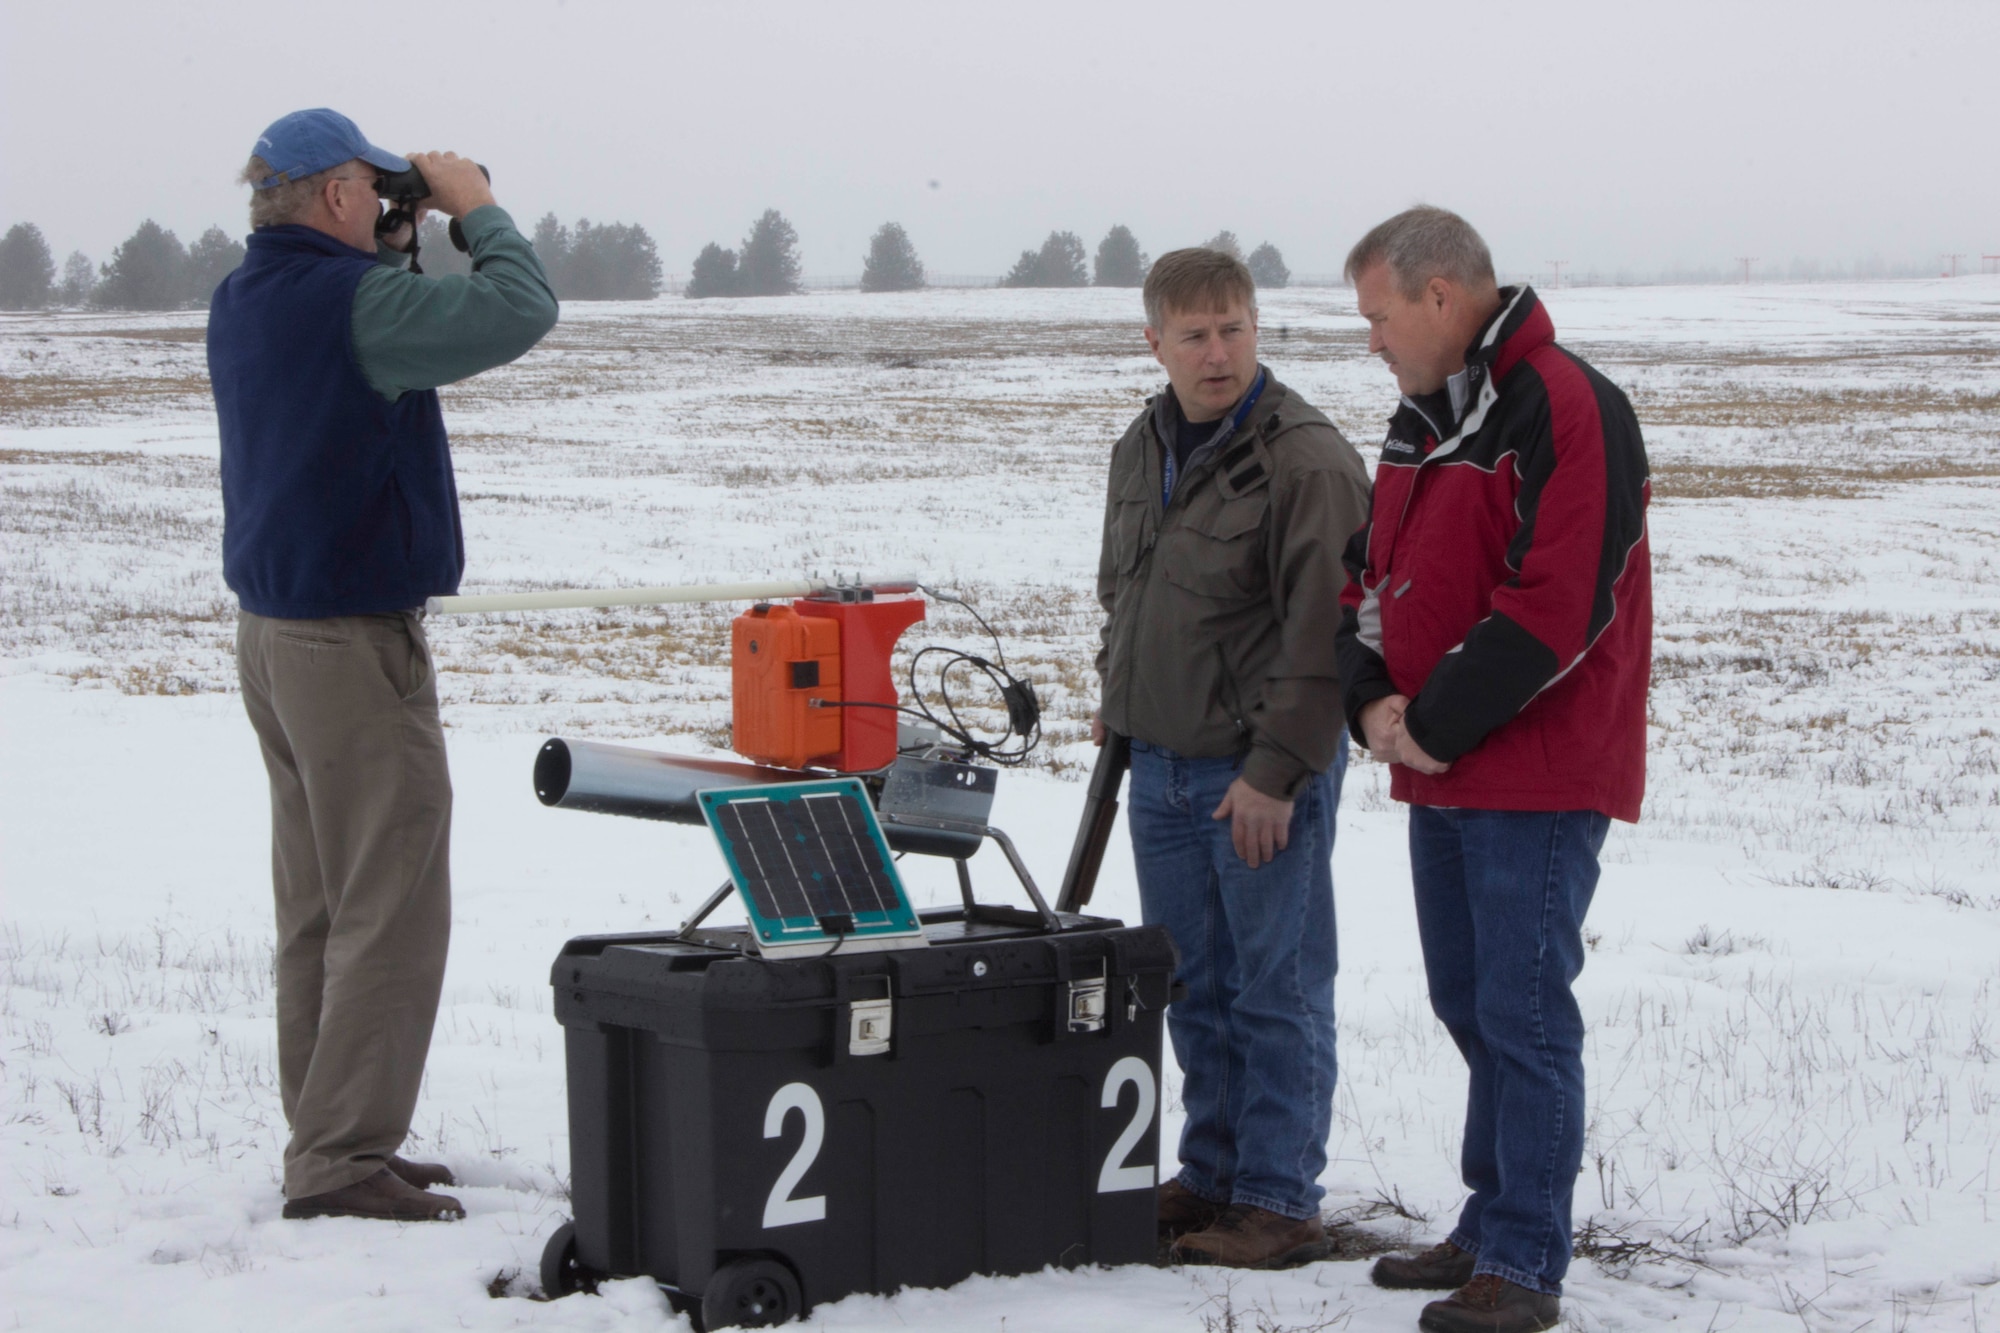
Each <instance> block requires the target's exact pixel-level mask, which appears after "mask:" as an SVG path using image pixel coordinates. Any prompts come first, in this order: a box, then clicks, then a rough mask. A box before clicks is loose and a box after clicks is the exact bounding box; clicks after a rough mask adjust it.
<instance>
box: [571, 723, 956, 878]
mask: <svg viewBox="0 0 2000 1333" xmlns="http://www.w3.org/2000/svg"><path fill="white" fill-rule="evenodd" d="M825 776H827V775H826V774H824V773H811V772H806V771H803V770H800V769H793V768H766V767H764V766H762V765H759V764H738V763H733V762H731V761H730V760H727V759H690V758H687V757H684V756H682V755H673V754H662V753H660V752H659V751H657V750H641V749H638V748H637V747H635V746H631V745H605V744H603V743H602V742H600V741H570V740H562V739H560V738H556V739H552V740H548V741H545V742H543V744H542V748H541V751H540V752H539V753H538V754H536V756H535V795H536V796H537V797H539V798H540V799H541V802H542V804H543V805H547V806H553V807H555V808H556V809H559V810H589V811H592V812H593V813H596V814H601V815H630V816H631V817H633V818H635V819H660V820H665V821H666V822H668V823H672V824H705V823H706V822H707V821H706V820H705V819H704V818H703V817H702V813H701V803H700V802H699V801H697V800H696V799H695V796H696V793H698V792H703V791H712V790H714V789H716V788H718V787H757V786H768V785H769V784H771V783H774V782H810V781H812V780H813V779H815V778H823V777H825ZM882 835H883V837H884V838H886V839H887V840H888V843H889V846H890V847H891V848H892V849H893V850H895V851H899V852H915V853H918V854H919V855H923V856H948V857H955V858H960V859H962V858H964V857H968V856H971V855H972V854H973V853H974V852H977V851H978V850H979V844H980V837H979V835H978V834H977V833H965V832H958V831H956V830H950V829H934V828H922V827H913V826H908V825H902V824H897V823H895V822H893V821H892V820H887V819H885V820H884V821H883V825H882Z"/></svg>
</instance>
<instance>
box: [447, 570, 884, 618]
mask: <svg viewBox="0 0 2000 1333" xmlns="http://www.w3.org/2000/svg"><path fill="white" fill-rule="evenodd" d="M856 582H857V584H858V586H860V587H864V588H872V589H874V590H875V591H876V592H888V593H895V592H915V591H916V589H917V581H916V580H915V579H873V580H857V581H856ZM844 586H850V585H846V584H837V583H834V582H831V581H829V580H827V579H794V580H791V581H789V582H782V583H776V582H773V583H693V584H688V585H686V586H683V587H669V588H557V589H554V590H552V591H549V592H494V593H479V594H475V595H473V596H469V597H430V598H426V599H425V600H424V610H425V611H426V612H428V613H429V614H431V615H434V616H437V615H472V614H475V613H477V612H481V611H568V610H589V609H593V608H599V607H609V606H667V605H671V604H673V603H676V602H761V601H769V600H771V599H772V598H777V597H810V596H811V595H812V594H813V593H816V592H824V591H826V590H827V589H828V588H834V587H844Z"/></svg>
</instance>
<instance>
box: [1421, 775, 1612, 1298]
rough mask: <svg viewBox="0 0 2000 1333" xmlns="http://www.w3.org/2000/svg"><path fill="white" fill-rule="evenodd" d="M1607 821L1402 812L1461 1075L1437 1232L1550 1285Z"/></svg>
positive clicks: (1434, 975)
mask: <svg viewBox="0 0 2000 1333" xmlns="http://www.w3.org/2000/svg"><path fill="white" fill-rule="evenodd" d="M1610 826H1611V821H1610V820H1609V819H1608V818H1606V817H1605V816H1603V815H1601V814H1598V813H1597V812H1595V811H1592V810H1570V811H1562V812H1556V813H1544V812H1540V811H1515V810H1447V809H1439V808H1436V807H1432V806H1422V805H1419V806H1412V807H1411V809H1410V871H1411V876H1412V878H1413V879H1414V880H1415V883H1416V891H1417V931H1418V934H1419V935H1420V936H1421V937H1422V939H1423V948H1424V972H1425V974H1426V975H1427V976H1428V977H1429V980H1430V991H1431V1008H1432V1009H1433V1010H1435V1011H1436V1013H1437V1016H1438V1018H1439V1019H1440V1020H1441V1021H1442V1022H1443V1023H1444V1026H1445V1031H1447V1032H1449V1033H1450V1034H1451V1039H1452V1040H1453V1041H1455V1042H1457V1043H1458V1049H1459V1052H1460V1053H1461V1054H1463V1055H1464V1056H1465V1063H1466V1065H1467V1066H1468V1067H1469V1068H1470V1070H1471V1079H1470V1083H1471V1087H1470V1090H1469V1092H1468V1095H1467V1097H1466V1104H1465V1145H1464V1149H1463V1151H1462V1153H1461V1154H1460V1158H1459V1170H1460V1173H1461V1174H1462V1176H1463V1177H1464V1180H1465V1185H1466V1188H1468V1189H1470V1190H1471V1191H1472V1197H1471V1198H1469V1199H1467V1200H1466V1201H1465V1208H1464V1210H1463V1211H1462V1212H1460V1214H1459V1217H1458V1226H1457V1228H1456V1229H1455V1230H1454V1231H1453V1232H1452V1234H1451V1243H1452V1244H1454V1245H1456V1246H1458V1248H1460V1249H1461V1250H1465V1251H1467V1252H1468V1253H1470V1254H1474V1255H1477V1256H1478V1262H1477V1264H1476V1265H1475V1267H1474V1271H1475V1272H1479V1273H1495V1274H1498V1275H1499V1276H1501V1277H1503V1278H1505V1279H1507V1280H1508V1281H1509V1282H1513V1283H1517V1284H1519V1285H1520V1286H1523V1287H1527V1288H1529V1289H1531V1290H1534V1291H1540V1292H1547V1293H1550V1294H1552V1295H1560V1294H1561V1292H1562V1280H1563V1275H1564V1274H1565V1273H1567V1272H1568V1271H1569V1259H1570V1194H1571V1191H1572V1190H1573V1189H1574V1187H1575V1185H1576V1174H1577V1171H1578V1170H1579V1169H1580V1168H1581V1167H1582V1165H1583V1120H1584V1105H1583V1016H1582V1015H1581V1014H1580V1013H1579V1012H1578V1010H1577V1007H1576V998H1575V996H1573V995H1572V994H1570V984H1571V983H1572V982H1574V981H1575V980H1576V978H1577V974H1578V973H1580V972H1582V971H1583V915H1584V913H1585V912H1587V911H1588V910H1589V909H1590V898H1591V894H1592V893H1593V892H1595V890H1596V888H1597V854H1598V852H1599V851H1601V850H1602V849H1603V847H1604V835H1605V833H1606V832H1607V831H1608V830H1609V828H1610Z"/></svg>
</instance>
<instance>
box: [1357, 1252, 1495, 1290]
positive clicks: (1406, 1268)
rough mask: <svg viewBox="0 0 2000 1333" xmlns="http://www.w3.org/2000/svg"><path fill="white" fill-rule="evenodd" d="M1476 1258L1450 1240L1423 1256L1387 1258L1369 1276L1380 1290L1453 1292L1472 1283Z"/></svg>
mask: <svg viewBox="0 0 2000 1333" xmlns="http://www.w3.org/2000/svg"><path fill="white" fill-rule="evenodd" d="M1474 1262H1475V1257H1474V1256H1473V1255H1470V1254H1467V1253H1466V1252H1465V1251H1464V1250H1461V1249H1459V1248H1458V1246H1456V1245H1454V1244H1452V1243H1451V1242H1450V1241H1448V1240H1442V1241H1439V1242H1438V1243H1437V1244H1435V1245H1433V1246H1431V1247H1430V1248H1429V1249H1428V1250H1425V1251H1424V1252H1423V1253H1422V1254H1412V1255H1394V1254H1391V1255H1384V1256H1383V1257H1382V1258H1380V1259H1377V1260H1376V1261H1375V1267H1374V1269H1373V1270H1372V1271H1370V1272H1369V1274H1368V1277H1369V1279H1370V1280H1371V1281H1373V1282H1374V1283H1375V1285H1376V1286H1378V1287H1395V1288H1398V1289H1399V1290H1403V1291H1452V1290H1455V1289H1456V1288H1459V1287H1462V1286H1464V1285H1465V1284H1466V1283H1468V1282H1470V1281H1472V1265H1473V1263H1474Z"/></svg>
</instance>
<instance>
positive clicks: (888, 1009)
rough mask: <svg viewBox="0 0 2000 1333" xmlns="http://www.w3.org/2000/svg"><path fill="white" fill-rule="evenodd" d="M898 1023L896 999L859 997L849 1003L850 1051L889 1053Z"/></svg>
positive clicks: (857, 1052)
mask: <svg viewBox="0 0 2000 1333" xmlns="http://www.w3.org/2000/svg"><path fill="white" fill-rule="evenodd" d="M895 1024H896V1013H895V1002H894V1001H893V1000H888V999H881V1000H855V1001H853V1002H852V1003H851V1004H849V1005H848V1018H847V1053H848V1054H849V1055H887V1054H888V1053H889V1041H890V1038H891V1037H892V1036H893V1035H894V1032H895Z"/></svg>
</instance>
